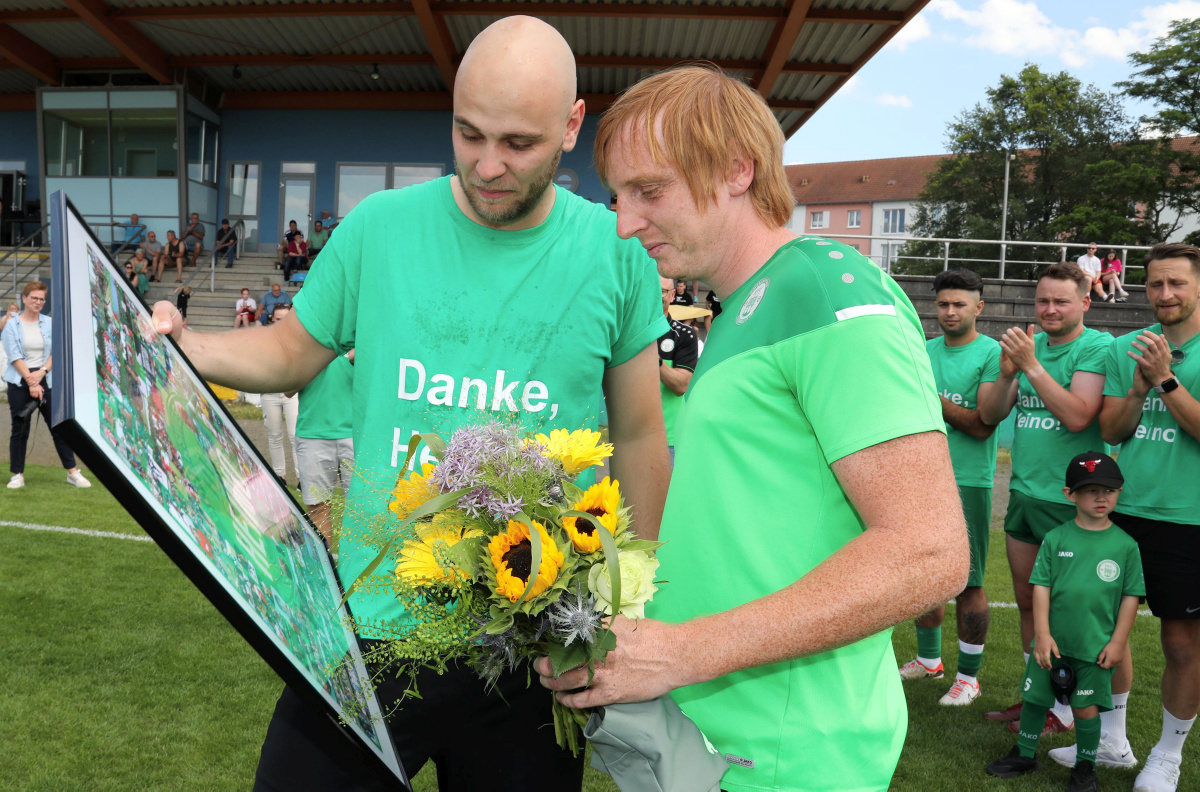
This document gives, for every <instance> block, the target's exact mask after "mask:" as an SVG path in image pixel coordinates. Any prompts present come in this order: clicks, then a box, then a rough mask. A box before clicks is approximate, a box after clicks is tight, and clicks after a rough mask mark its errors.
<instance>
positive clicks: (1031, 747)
mask: <svg viewBox="0 0 1200 792" xmlns="http://www.w3.org/2000/svg"><path fill="white" fill-rule="evenodd" d="M1049 711H1050V708H1049V707H1039V706H1037V705H1036V704H1030V703H1029V702H1028V701H1026V702H1025V706H1024V707H1021V730H1020V731H1018V732H1017V747H1018V748H1020V749H1021V756H1024V757H1025V758H1026V759H1032V758H1033V757H1034V756H1036V755H1037V744H1038V738H1039V737H1041V736H1042V729H1044V728H1045V726H1046V713H1047V712H1049ZM1097 720H1099V719H1098V718H1097ZM1097 745H1099V743H1097Z"/></svg>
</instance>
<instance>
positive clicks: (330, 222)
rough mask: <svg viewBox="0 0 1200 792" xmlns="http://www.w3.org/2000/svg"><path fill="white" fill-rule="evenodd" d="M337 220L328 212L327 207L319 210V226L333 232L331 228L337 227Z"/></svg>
mask: <svg viewBox="0 0 1200 792" xmlns="http://www.w3.org/2000/svg"><path fill="white" fill-rule="evenodd" d="M337 224H338V221H337V220H335V219H334V218H333V216H332V215H330V214H329V210H328V209H322V210H321V226H322V227H323V228H324V229H325V230H326V231H328V232H330V233H333V229H334V228H336V227H337Z"/></svg>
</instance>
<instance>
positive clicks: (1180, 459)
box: [1104, 324, 1200, 525]
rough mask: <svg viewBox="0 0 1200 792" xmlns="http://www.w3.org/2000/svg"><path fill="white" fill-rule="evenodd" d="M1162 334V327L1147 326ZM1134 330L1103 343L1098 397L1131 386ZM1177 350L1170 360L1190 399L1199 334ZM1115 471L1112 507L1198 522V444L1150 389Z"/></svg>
mask: <svg viewBox="0 0 1200 792" xmlns="http://www.w3.org/2000/svg"><path fill="white" fill-rule="evenodd" d="M1147 329H1148V330H1149V331H1150V332H1152V333H1159V334H1161V333H1162V325H1160V324H1156V325H1151V326H1150V327H1149V328H1147ZM1141 332H1145V331H1142V330H1138V331H1136V332H1133V333H1129V334H1128V335H1123V336H1121V337H1120V338H1117V339H1115V340H1114V341H1113V342H1112V344H1110V345H1109V350H1108V365H1107V367H1106V368H1105V380H1104V395H1105V396H1120V397H1124V396H1125V395H1126V394H1127V393H1129V389H1130V388H1132V387H1133V370H1134V369H1135V368H1136V367H1137V361H1135V360H1134V359H1133V358H1131V357H1129V355H1128V354H1127V353H1128V352H1136V351H1137V350H1136V349H1135V348H1134V347H1133V344H1132V342H1133V341H1135V340H1137V336H1138V333H1141ZM1179 349H1180V350H1181V351H1182V352H1183V354H1184V357H1183V360H1181V361H1179V362H1176V363H1172V364H1171V370H1172V371H1174V372H1175V376H1176V377H1178V378H1179V384H1180V385H1181V386H1183V387H1184V388H1187V391H1188V393H1190V394H1192V397H1193V398H1196V397H1200V335H1194V336H1192V337H1191V338H1190V339H1188V341H1187V343H1185V344H1184V345H1183V346H1182V347H1179ZM1121 473H1122V474H1123V475H1124V476H1125V487H1124V489H1122V490H1121V502H1120V503H1119V504H1117V511H1119V512H1121V513H1122V514H1132V515H1134V516H1136V517H1143V518H1146V519H1149V520H1165V521H1166V522H1172V523H1183V524H1185V525H1196V524H1200V487H1197V486H1196V482H1198V481H1200V443H1197V442H1196V438H1194V437H1192V436H1191V435H1190V434H1188V433H1187V432H1186V431H1184V430H1183V429H1182V428H1180V426H1179V422H1178V421H1176V420H1175V417H1174V416H1172V415H1171V412H1170V411H1169V410H1168V409H1167V406H1166V405H1165V404H1164V403H1163V397H1162V396H1161V395H1160V394H1159V393H1157V392H1156V391H1153V390H1152V391H1150V393H1148V394H1147V395H1146V401H1145V402H1144V403H1143V405H1142V421H1141V423H1139V424H1138V427H1137V429H1136V430H1135V431H1134V433H1133V435H1132V436H1131V437H1130V438H1129V439H1128V440H1126V441H1125V442H1123V443H1121Z"/></svg>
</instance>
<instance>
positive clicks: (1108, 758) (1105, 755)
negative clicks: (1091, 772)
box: [1050, 739, 1138, 769]
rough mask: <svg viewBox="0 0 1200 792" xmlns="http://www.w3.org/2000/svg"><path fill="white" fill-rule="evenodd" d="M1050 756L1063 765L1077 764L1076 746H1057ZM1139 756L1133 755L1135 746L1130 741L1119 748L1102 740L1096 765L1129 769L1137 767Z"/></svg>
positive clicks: (1097, 753) (1097, 752)
mask: <svg viewBox="0 0 1200 792" xmlns="http://www.w3.org/2000/svg"><path fill="white" fill-rule="evenodd" d="M1050 758H1051V759H1053V760H1054V761H1056V762H1058V763H1059V764H1060V765H1062V766H1063V767H1074V766H1075V746H1074V745H1068V746H1067V747H1065V748H1055V749H1054V750H1052V751H1050ZM1137 763H1138V761H1137V757H1136V756H1134V755H1133V747H1132V746H1131V745H1130V744H1129V743H1125V747H1124V748H1118V747H1116V746H1115V745H1113V744H1111V743H1107V742H1105V741H1104V740H1103V739H1101V740H1100V750H1098V751H1096V766H1097V767H1118V768H1122V769H1129V768H1131V767H1137Z"/></svg>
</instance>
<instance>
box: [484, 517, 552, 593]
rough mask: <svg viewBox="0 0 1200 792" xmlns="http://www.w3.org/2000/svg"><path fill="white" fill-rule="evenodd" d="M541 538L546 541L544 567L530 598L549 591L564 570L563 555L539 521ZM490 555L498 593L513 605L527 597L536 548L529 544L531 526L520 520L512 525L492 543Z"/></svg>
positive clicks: (539, 572)
mask: <svg viewBox="0 0 1200 792" xmlns="http://www.w3.org/2000/svg"><path fill="white" fill-rule="evenodd" d="M533 527H534V528H536V529H537V532H538V536H539V537H541V540H542V563H541V565H540V566H539V567H538V571H537V581H536V582H535V583H534V584H533V590H532V591H530V592H529V596H530V597H536V596H537V595H538V594H541V593H542V592H544V591H546V589H548V588H550V586H552V585H554V581H555V580H556V579H557V578H558V571H559V570H560V569H562V565H563V554H562V551H560V550H559V549H558V547H557V546H556V545H555V544H554V542H553V541H551V539H550V535H549V534H548V533H546V528H545V526H543V525H542V524H541V523H540V522H538V521H537V520H534V521H533ZM488 552H489V553H490V554H491V556H492V566H493V567H494V568H495V570H496V591H497V593H499V594H500V595H501V596H504V597H508V599H509V601H510V602H516V601H517V600H519V599H520V598H521V595H522V594H524V593H525V587H526V586H528V585H529V575H530V572H531V571H532V570H531V567H532V566H533V546H532V545H531V544H530V542H529V526H528V525H526V524H525V523H523V522H517V521H516V520H509V521H508V530H507V531H506V532H504V533H501V534H497V535H496V536H493V537H492V541H491V542H490V543H488Z"/></svg>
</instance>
